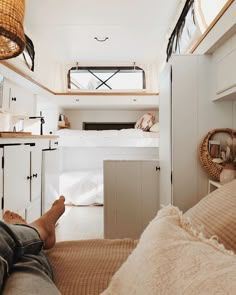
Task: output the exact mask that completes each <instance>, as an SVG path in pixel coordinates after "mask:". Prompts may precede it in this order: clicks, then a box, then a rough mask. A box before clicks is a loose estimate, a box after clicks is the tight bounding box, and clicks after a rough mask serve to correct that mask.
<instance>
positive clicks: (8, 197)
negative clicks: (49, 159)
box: [3, 145, 42, 222]
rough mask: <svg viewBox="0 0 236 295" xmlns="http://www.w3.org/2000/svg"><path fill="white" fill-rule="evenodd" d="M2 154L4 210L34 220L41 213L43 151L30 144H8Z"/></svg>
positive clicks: (29, 220)
mask: <svg viewBox="0 0 236 295" xmlns="http://www.w3.org/2000/svg"><path fill="white" fill-rule="evenodd" d="M3 154H4V165H3V175H4V177H3V179H4V180H3V188H4V190H3V199H4V208H3V209H4V210H8V209H9V210H12V211H15V212H18V213H19V214H21V215H22V216H23V217H24V218H26V220H27V221H28V222H31V221H33V220H34V219H36V218H38V217H39V216H40V215H41V162H42V151H40V150H37V149H36V148H35V147H31V146H30V145H10V146H7V145H6V146H4V148H3Z"/></svg>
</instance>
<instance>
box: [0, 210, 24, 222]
mask: <svg viewBox="0 0 236 295" xmlns="http://www.w3.org/2000/svg"><path fill="white" fill-rule="evenodd" d="M3 220H4V221H5V222H7V223H10V224H27V222H26V220H25V219H24V218H23V217H21V216H20V215H19V214H17V213H15V212H12V211H9V210H8V211H6V212H5V213H4V214H3Z"/></svg>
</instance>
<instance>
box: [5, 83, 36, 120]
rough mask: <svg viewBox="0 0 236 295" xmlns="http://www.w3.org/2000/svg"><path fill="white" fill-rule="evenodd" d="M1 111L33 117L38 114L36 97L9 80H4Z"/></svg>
mask: <svg viewBox="0 0 236 295" xmlns="http://www.w3.org/2000/svg"><path fill="white" fill-rule="evenodd" d="M2 87H3V89H2V99H1V102H2V104H1V110H2V111H3V112H8V113H12V114H16V115H22V116H32V115H34V114H35V113H36V95H35V94H33V93H32V92H30V91H29V90H27V89H25V88H22V87H20V86H18V85H16V84H15V83H12V82H11V81H9V80H8V79H4V80H3V86H2Z"/></svg>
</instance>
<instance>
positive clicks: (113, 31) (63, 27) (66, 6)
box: [25, 0, 185, 64]
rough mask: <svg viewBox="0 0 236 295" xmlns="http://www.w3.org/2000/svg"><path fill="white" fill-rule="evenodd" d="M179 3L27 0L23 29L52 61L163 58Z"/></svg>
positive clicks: (170, 0)
mask: <svg viewBox="0 0 236 295" xmlns="http://www.w3.org/2000/svg"><path fill="white" fill-rule="evenodd" d="M183 2H185V1H183V0H145V1H141V0H136V1H135V0H119V1H118V0H100V1H97V0H87V1H81V0H41V1H38V0H26V15H25V29H26V33H27V34H28V36H29V37H30V38H31V39H32V40H33V42H34V43H35V47H36V50H37V51H38V52H39V51H40V52H41V53H43V54H44V55H48V57H49V58H50V59H52V60H53V61H54V62H59V63H64V64H69V63H75V62H77V61H78V62H79V63H89V64H94V63H101V64H104V63H112V62H117V63H120V64H121V63H132V62H136V63H139V64H140V63H153V62H155V63H156V62H160V60H163V59H164V58H165V49H166V45H167V41H168V38H169V35H170V33H171V31H172V29H173V27H174V25H175V22H176V21H177V18H178V14H179V12H180V11H181V9H182V7H183ZM94 37H101V38H103V37H109V39H108V40H107V41H106V42H98V41H96V40H95V39H94ZM37 51H36V54H37Z"/></svg>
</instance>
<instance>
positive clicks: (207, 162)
mask: <svg viewBox="0 0 236 295" xmlns="http://www.w3.org/2000/svg"><path fill="white" fill-rule="evenodd" d="M218 132H226V133H228V134H229V135H230V136H235V134H236V130H234V129H230V128H222V129H214V130H211V131H209V132H208V133H207V134H206V135H205V136H204V138H203V140H202V142H201V143H200V146H199V157H200V163H201V165H202V167H203V168H204V169H205V171H206V172H207V173H208V174H209V175H210V176H211V177H212V178H213V179H214V180H216V181H219V180H220V173H221V171H222V169H223V165H222V164H217V163H214V162H213V161H212V158H211V156H210V154H209V150H208V143H209V140H210V139H211V138H212V136H213V135H214V134H215V133H218Z"/></svg>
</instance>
